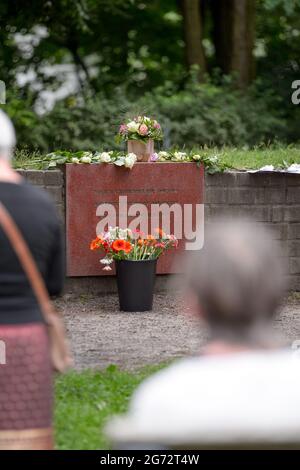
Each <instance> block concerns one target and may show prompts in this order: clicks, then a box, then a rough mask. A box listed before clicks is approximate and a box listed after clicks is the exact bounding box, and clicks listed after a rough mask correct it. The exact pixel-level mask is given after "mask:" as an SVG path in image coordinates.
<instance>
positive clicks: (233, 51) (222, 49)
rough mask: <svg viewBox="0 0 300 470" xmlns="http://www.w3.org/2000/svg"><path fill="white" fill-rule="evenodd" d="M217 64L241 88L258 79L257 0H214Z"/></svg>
mask: <svg viewBox="0 0 300 470" xmlns="http://www.w3.org/2000/svg"><path fill="white" fill-rule="evenodd" d="M212 13H213V20H214V43H215V49H216V61H217V65H218V66H219V67H220V68H221V70H222V71H223V72H224V73H226V74H232V73H234V74H235V76H236V82H237V85H238V86H239V87H241V88H244V87H246V86H247V85H249V84H250V83H251V81H252V80H253V78H254V76H255V62H254V57H253V47H254V31H255V0H212Z"/></svg>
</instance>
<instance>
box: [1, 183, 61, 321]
mask: <svg viewBox="0 0 300 470" xmlns="http://www.w3.org/2000/svg"><path fill="white" fill-rule="evenodd" d="M0 201H1V202H2V204H3V205H4V206H5V207H6V209H7V210H8V211H9V213H10V214H11V216H12V218H13V219H14V221H15V222H16V224H17V226H18V227H19V229H20V231H21V233H22V235H23V237H24V238H25V240H26V242H27V244H28V246H29V248H30V250H31V252H32V254H33V257H34V259H35V261H36V263H37V266H38V268H39V270H40V272H41V274H42V276H43V278H44V280H45V283H46V286H47V288H48V291H49V294H50V295H57V294H59V293H60V292H61V290H62V287H63V280H64V256H63V243H62V234H61V229H60V224H59V220H58V217H57V215H56V212H55V207H54V204H53V203H52V201H51V200H50V197H49V196H48V195H47V194H46V193H45V192H43V191H41V190H40V189H38V188H36V187H34V186H31V185H30V184H29V183H27V182H25V181H22V182H21V183H20V184H16V183H10V182H2V181H0ZM41 321H42V314H41V312H40V309H39V307H38V304H37V301H36V299H35V297H34V294H33V292H32V289H31V287H30V285H29V282H28V280H27V278H26V275H25V274H24V271H23V269H22V267H21V265H20V263H19V261H18V259H17V256H16V254H15V253H14V251H13V249H12V247H11V244H10V242H9V241H8V239H7V237H6V235H5V234H4V232H3V230H2V229H1V227H0V324H22V323H32V322H41Z"/></svg>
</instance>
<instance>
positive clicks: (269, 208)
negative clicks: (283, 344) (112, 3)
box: [20, 170, 300, 291]
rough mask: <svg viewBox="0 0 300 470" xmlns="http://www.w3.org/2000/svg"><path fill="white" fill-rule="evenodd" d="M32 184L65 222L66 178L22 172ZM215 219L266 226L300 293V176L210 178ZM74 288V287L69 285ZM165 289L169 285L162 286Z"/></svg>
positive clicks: (209, 214)
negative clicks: (47, 197) (44, 193)
mask: <svg viewBox="0 0 300 470" xmlns="http://www.w3.org/2000/svg"><path fill="white" fill-rule="evenodd" d="M20 173H21V174H22V175H23V176H24V177H25V178H26V179H27V180H28V181H29V182H31V183H32V184H34V185H36V186H39V187H41V188H44V189H46V190H47V191H48V192H49V193H50V194H51V196H52V197H53V200H54V202H55V205H56V207H57V210H58V212H59V215H60V217H61V220H62V221H64V214H65V207H64V177H63V173H62V172H60V171H58V170H54V171H27V170H26V171H24V170H22V171H20ZM215 216H224V217H225V218H228V219H229V218H230V217H232V216H240V217H253V218H254V219H255V220H256V221H257V222H260V223H263V224H265V225H266V226H267V227H269V228H270V229H271V230H272V231H273V234H274V243H279V244H280V245H281V246H282V249H283V252H284V255H285V257H286V258H287V265H288V277H289V285H290V288H291V289H292V290H300V175H285V174H269V175H265V174H249V173H243V172H228V173H223V174H215V175H207V176H206V190H205V217H206V221H207V222H209V221H211V220H212V219H213V217H215ZM111 281H112V280H111V279H109V280H108V279H107V280H104V279H102V280H101V286H103V287H101V288H100V281H99V279H98V278H96V279H95V278H93V279H92V278H91V279H82V278H79V279H77V280H75V279H74V283H76V290H78V289H79V290H81V286H82V289H83V290H86V289H88V288H90V289H93V285H96V286H97V287H98V289H99V290H102V291H103V290H105V291H110V290H111V289H112V288H113V287H112V285H113V283H112V282H111ZM69 285H70V283H69ZM162 285H165V281H164V282H163V283H162Z"/></svg>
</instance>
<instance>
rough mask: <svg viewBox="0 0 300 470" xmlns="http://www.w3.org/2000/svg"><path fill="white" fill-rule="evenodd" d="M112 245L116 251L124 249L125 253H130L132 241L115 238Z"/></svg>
mask: <svg viewBox="0 0 300 470" xmlns="http://www.w3.org/2000/svg"><path fill="white" fill-rule="evenodd" d="M111 247H112V249H113V250H114V251H116V252H118V251H124V253H130V251H131V249H132V246H131V243H130V242H127V241H126V240H115V241H114V242H113V243H112V245H111Z"/></svg>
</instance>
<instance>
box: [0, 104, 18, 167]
mask: <svg viewBox="0 0 300 470" xmlns="http://www.w3.org/2000/svg"><path fill="white" fill-rule="evenodd" d="M15 145H16V135H15V130H14V127H13V124H12V122H11V120H10V119H9V118H8V117H7V115H6V114H5V113H4V112H3V111H2V110H0V162H1V161H5V162H8V163H9V162H10V160H11V158H12V155H13V149H14V146H15Z"/></svg>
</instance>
